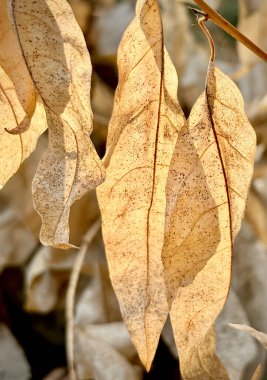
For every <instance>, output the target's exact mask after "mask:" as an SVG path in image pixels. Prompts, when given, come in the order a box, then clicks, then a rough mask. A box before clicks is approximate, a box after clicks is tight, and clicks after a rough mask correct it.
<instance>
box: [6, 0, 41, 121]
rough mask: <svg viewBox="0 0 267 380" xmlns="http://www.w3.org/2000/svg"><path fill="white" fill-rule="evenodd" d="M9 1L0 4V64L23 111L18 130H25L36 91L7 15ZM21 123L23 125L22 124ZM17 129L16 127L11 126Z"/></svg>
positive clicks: (32, 109) (35, 99) (35, 98)
mask: <svg viewBox="0 0 267 380" xmlns="http://www.w3.org/2000/svg"><path fill="white" fill-rule="evenodd" d="M8 2H10V1H9V0H1V2H0V64H1V66H2V68H3V69H4V71H5V72H6V74H7V75H8V76H9V77H10V79H11V81H12V82H13V83H14V86H15V89H16V92H17V96H18V100H19V102H20V103H21V105H22V108H23V110H24V111H25V117H24V119H23V120H20V123H21V125H20V128H21V129H27V127H29V121H30V119H31V117H32V115H33V113H34V110H35V107H36V101H37V94H36V89H35V87H34V83H33V81H32V78H31V75H30V73H29V70H28V67H27V63H26V62H25V59H24V56H23V51H22V49H21V46H20V42H19V39H18V36H17V33H16V26H15V25H12V22H11V20H10V17H9V16H10V15H9V14H8ZM22 121H23V123H22ZM14 127H18V125H13V128H12V129H14Z"/></svg>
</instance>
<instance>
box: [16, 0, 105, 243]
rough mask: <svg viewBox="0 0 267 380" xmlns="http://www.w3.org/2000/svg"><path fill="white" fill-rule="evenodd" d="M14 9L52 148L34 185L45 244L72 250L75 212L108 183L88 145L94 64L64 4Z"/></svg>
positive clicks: (20, 4) (45, 2) (19, 4)
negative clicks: (81, 200) (88, 194)
mask: <svg viewBox="0 0 267 380" xmlns="http://www.w3.org/2000/svg"><path fill="white" fill-rule="evenodd" d="M9 6H10V9H11V15H12V22H13V24H14V26H15V30H16V32H17V35H18V39H19V43H20V46H21V49H22V51H23V57H24V59H25V62H26V64H27V67H28V70H29V72H30V75H31V77H32V79H33V81H34V85H35V88H36V89H37V91H38V93H39V95H40V97H41V98H42V100H43V103H44V106H45V110H46V115H47V120H48V127H49V147H48V150H47V151H46V153H45V155H44V156H43V158H42V159H41V162H40V164H39V167H38V169H37V173H36V176H35V178H34V181H33V197H34V204H35V207H36V210H37V211H38V213H39V214H40V215H41V218H42V228H41V233H40V240H41V241H42V243H43V244H44V245H53V246H56V247H60V248H69V247H70V245H69V243H68V242H69V225H68V219H69V212H70V206H71V205H72V204H73V203H74V202H75V200H77V199H79V198H81V197H82V196H83V195H84V194H85V193H86V192H87V191H89V190H91V189H92V188H94V187H96V186H97V185H98V184H99V183H101V182H102V181H103V179H104V171H103V169H102V166H101V162H100V160H99V158H98V156H97V154H96V152H95V149H94V147H93V144H92V142H91V140H90V139H89V135H90V133H91V132H92V112H91V108H90V82H91V62H90V58H89V54H88V51H87V48H86V45H85V42H84V38H83V34H82V32H81V30H80V29H79V26H78V24H77V22H76V20H75V18H74V15H73V13H72V11H71V8H70V6H69V5H68V4H67V2H66V1H65V0H60V1H59V2H54V1H52V0H40V1H38V2H29V1H27V0H16V1H14V0H9ZM28 25H30V26H31V27H30V28H29V27H28Z"/></svg>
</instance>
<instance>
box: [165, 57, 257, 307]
mask: <svg viewBox="0 0 267 380" xmlns="http://www.w3.org/2000/svg"><path fill="white" fill-rule="evenodd" d="M243 107H244V103H243V99H242V96H241V94H240V92H239V90H238V89H237V87H236V86H235V84H234V83H233V82H232V81H231V80H230V79H229V78H228V77H227V76H225V75H224V74H223V73H222V72H221V71H220V70H219V69H217V68H216V67H215V66H214V64H213V63H210V65H209V69H208V75H207V83H206V91H205V93H204V94H202V95H201V96H200V98H199V99H198V100H197V102H196V104H195V106H194V107H193V109H192V111H191V114H190V117H189V120H188V126H187V125H185V126H184V128H183V129H182V131H181V134H180V135H179V139H178V141H177V145H176V147H175V153H174V156H173V159H172V162H171V166H170V174H169V178H168V183H167V208H166V226H165V230H166V237H165V242H164V249H163V255H162V257H163V264H164V269H165V279H166V284H167V288H168V293H169V298H170V300H172V299H173V298H174V297H175V295H176V291H177V289H178V288H179V286H185V285H187V284H188V283H190V282H192V281H193V280H194V277H195V275H196V274H197V273H198V272H199V271H200V270H201V269H202V268H203V267H204V266H205V265H206V263H207V261H208V260H209V259H210V257H211V256H213V255H214V254H216V253H220V252H221V251H225V252H229V253H231V249H232V244H233V241H234V239H235V236H236V234H237V232H238V231H239V228H240V224H241V220H242V217H243V213H244V209H245V205H246V199H247V193H248V188H249V185H250V181H251V177H252V172H253V163H254V156H255V150H256V147H255V142H256V141H255V133H254V130H253V128H252V127H251V125H250V124H249V121H248V119H247V117H246V115H245V113H244V108H243ZM207 281H208V278H207ZM227 287H228V286H227V285H226V288H227Z"/></svg>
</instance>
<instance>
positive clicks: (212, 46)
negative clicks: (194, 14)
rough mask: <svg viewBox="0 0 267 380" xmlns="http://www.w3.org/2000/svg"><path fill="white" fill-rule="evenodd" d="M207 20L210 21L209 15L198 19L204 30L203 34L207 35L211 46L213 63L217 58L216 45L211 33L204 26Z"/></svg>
mask: <svg viewBox="0 0 267 380" xmlns="http://www.w3.org/2000/svg"><path fill="white" fill-rule="evenodd" d="M207 20H208V16H207V15H205V16H202V17H201V18H200V19H198V25H199V26H200V28H201V29H202V31H203V33H204V34H205V36H206V37H207V39H208V41H209V44H210V60H211V61H212V62H213V61H214V58H215V45H214V41H213V38H212V37H211V34H210V31H209V30H208V29H207V28H206V26H205V25H204V22H206V21H207Z"/></svg>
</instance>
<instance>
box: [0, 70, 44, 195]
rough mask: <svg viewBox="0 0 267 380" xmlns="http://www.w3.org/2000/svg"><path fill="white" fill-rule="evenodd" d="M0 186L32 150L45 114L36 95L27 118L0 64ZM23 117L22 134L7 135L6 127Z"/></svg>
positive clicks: (18, 122)
mask: <svg viewBox="0 0 267 380" xmlns="http://www.w3.org/2000/svg"><path fill="white" fill-rule="evenodd" d="M0 109H1V125H0V143H1V153H0V188H1V187H3V186H4V185H5V184H6V182H7V181H8V180H9V178H10V177H12V176H13V174H15V173H16V171H17V170H18V168H19V167H20V164H21V163H22V162H23V161H24V160H25V159H26V158H27V157H28V156H29V155H30V154H31V153H32V151H34V149H35V147H36V144H37V140H38V138H39V136H40V135H41V134H42V133H43V132H44V131H45V129H46V127H47V124H46V116H45V111H44V107H43V105H42V102H41V101H40V99H38V101H37V103H36V108H35V111H34V114H33V116H32V118H31V119H29V118H27V117H26V116H27V115H26V114H25V111H24V109H23V108H22V104H21V103H20V101H19V99H18V97H17V93H16V91H15V87H14V85H13V83H12V81H11V79H10V78H9V77H8V75H7V74H6V72H5V71H4V70H3V68H2V67H1V66H0ZM23 120H24V121H25V120H27V125H28V127H27V131H26V132H25V133H23V134H22V135H11V134H10V133H8V132H7V131H6V129H7V130H10V129H13V128H15V127H16V126H18V125H20V123H21V122H23Z"/></svg>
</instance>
